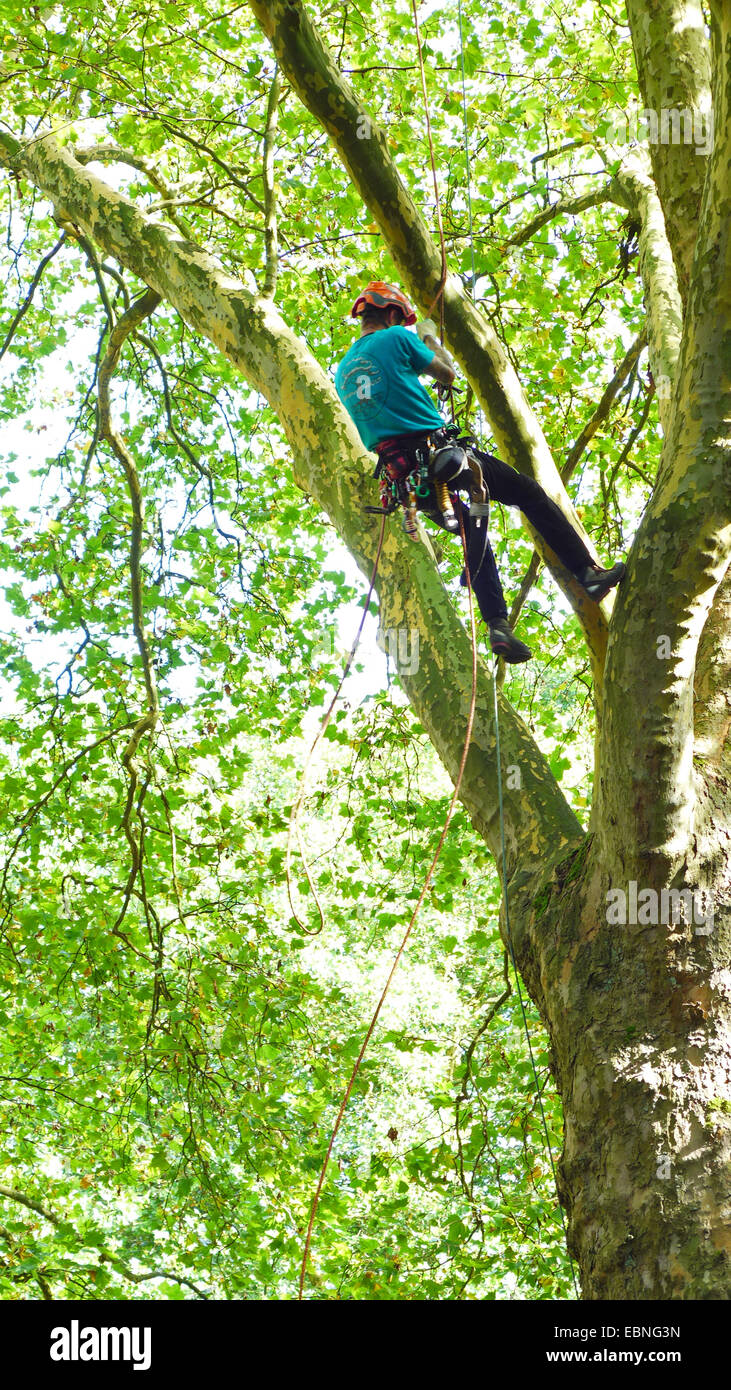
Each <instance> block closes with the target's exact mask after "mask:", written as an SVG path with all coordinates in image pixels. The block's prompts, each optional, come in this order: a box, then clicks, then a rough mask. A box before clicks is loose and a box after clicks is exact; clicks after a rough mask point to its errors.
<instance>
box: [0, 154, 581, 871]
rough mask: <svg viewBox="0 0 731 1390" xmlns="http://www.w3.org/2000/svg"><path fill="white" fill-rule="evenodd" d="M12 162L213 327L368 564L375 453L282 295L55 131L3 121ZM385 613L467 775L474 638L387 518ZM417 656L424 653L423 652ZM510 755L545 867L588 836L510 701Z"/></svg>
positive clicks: (204, 328)
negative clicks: (39, 132) (98, 171)
mask: <svg viewBox="0 0 731 1390" xmlns="http://www.w3.org/2000/svg"><path fill="white" fill-rule="evenodd" d="M0 163H5V164H6V165H7V166H8V167H10V168H13V169H14V170H16V171H17V172H18V173H22V174H23V175H24V176H26V177H28V178H30V179H31V180H32V182H33V183H34V184H35V185H36V187H37V188H39V189H40V190H42V192H44V193H45V194H46V196H47V197H49V198H50V199H51V200H52V201H53V203H54V205H55V208H56V213H57V216H58V217H59V218H61V219H62V220H63V221H64V222H65V223H66V224H67V225H68V226H69V227H70V228H71V227H72V226H76V227H78V228H80V229H81V230H82V231H83V233H84V234H85V235H86V236H88V237H89V238H91V239H92V240H93V241H94V242H95V243H96V244H97V245H98V246H100V247H101V248H102V249H103V250H104V251H105V252H106V254H107V255H111V256H114V257H116V258H117V259H118V260H119V262H120V263H121V264H122V265H124V266H126V267H127V269H129V270H131V271H133V272H134V273H135V274H136V275H138V276H139V277H140V278H141V279H142V280H144V281H145V283H146V284H148V285H149V286H150V287H151V288H152V289H154V290H156V291H157V293H158V294H160V295H163V296H164V297H165V298H166V299H167V300H168V301H169V302H170V303H171V304H172V305H173V306H174V307H175V309H176V310H177V311H178V313H179V314H180V315H181V317H182V318H183V319H184V320H185V321H186V323H188V324H190V326H191V327H192V328H194V329H195V331H196V332H198V333H200V334H202V335H203V336H204V337H206V338H208V339H210V341H211V342H213V343H215V344H216V346H217V347H218V348H219V350H220V351H221V352H222V353H223V354H224V355H225V356H226V357H227V358H228V359H229V360H230V361H231V362H233V363H234V365H235V366H236V367H237V368H238V369H239V370H240V371H241V372H242V374H243V375H244V376H245V377H246V379H247V380H248V381H249V382H250V384H251V385H252V386H253V387H255V389H256V390H258V391H260V392H261V393H262V395H263V396H265V398H266V399H267V400H268V401H269V403H270V405H271V406H272V409H273V410H275V411H276V413H277V415H278V417H279V419H280V421H281V423H282V425H283V428H284V430H285V432H286V434H287V438H288V440H289V443H290V446H291V448H292V453H293V457H294V461H295V476H296V479H297V482H298V483H299V485H300V486H301V487H302V488H303V490H304V491H306V492H307V493H308V494H310V495H311V496H313V497H314V498H315V499H316V500H317V502H318V503H319V504H320V506H321V507H322V508H323V510H324V511H325V512H327V514H328V516H329V517H330V519H331V521H332V522H333V524H334V526H335V527H336V529H337V530H338V532H339V534H340V535H341V536H342V538H343V540H344V541H345V543H346V545H347V546H348V548H349V550H350V551H351V553H352V554H353V556H354V557H355V559H356V560H357V562H358V564H359V565H360V567H361V569H362V570H363V573H364V574H369V573H370V570H371V568H372V563H373V556H374V552H375V545H376V539H377V534H378V522H377V521H376V520H375V519H374V518H373V517H370V516H367V515H366V514H365V513H364V512H363V510H362V503H363V496H364V492H365V491H366V490H368V491H370V490H371V489H372V482H371V472H372V460H371V459H370V457H369V456H368V455H364V453H363V450H362V446H361V445H360V442H359V440H358V437H357V434H356V431H355V428H354V426H353V425H352V423H351V421H350V419H349V417H348V416H347V414H346V413H345V411H344V410H343V407H342V406H341V404H340V401H339V399H338V397H337V395H336V393H335V390H334V387H333V385H332V382H331V381H330V379H329V378H328V377H327V376H326V375H325V373H324V372H323V370H322V368H321V367H320V366H319V364H318V363H317V361H316V360H315V358H314V357H312V355H311V354H310V352H309V351H308V349H307V347H306V345H305V344H304V343H303V341H302V340H301V339H300V338H298V337H297V336H296V335H295V334H294V333H292V331H291V330H290V329H289V328H288V327H287V325H286V324H285V322H284V320H283V319H282V318H281V316H280V314H279V313H278V311H277V309H276V308H275V306H274V305H273V303H272V302H271V300H270V299H268V298H267V297H265V296H258V295H257V294H255V293H254V292H252V290H250V289H247V288H246V287H245V286H244V285H242V284H241V283H240V282H239V281H237V280H234V279H232V278H231V277H230V276H228V275H226V274H225V272H224V271H222V270H221V269H220V267H219V266H218V265H217V264H216V262H215V261H214V260H213V258H212V257H211V256H209V255H208V254H207V253H206V252H204V251H202V250H201V249H200V248H199V247H197V246H195V245H194V244H193V243H192V242H189V241H185V240H183V239H182V238H181V237H178V236H176V234H175V233H173V232H170V231H168V230H166V229H165V228H163V227H161V226H160V225H159V224H157V223H155V222H153V221H152V219H151V218H149V217H147V216H146V215H145V214H144V213H142V212H141V211H140V210H139V209H138V208H137V207H136V206H135V204H134V203H133V202H132V201H131V200H130V199H129V198H127V197H125V196H124V195H123V194H120V193H116V192H115V191H114V190H113V189H112V188H110V187H109V186H108V185H107V184H105V183H103V182H102V181H101V180H100V179H99V178H97V177H96V176H95V175H94V174H93V173H92V172H91V171H90V170H89V169H87V168H85V167H83V166H82V165H80V164H79V163H78V162H77V161H76V160H75V159H74V157H73V154H72V153H71V151H70V150H69V149H66V148H64V147H63V146H62V145H60V144H59V142H58V141H57V140H56V139H55V138H54V137H53V136H50V135H49V136H46V137H45V138H43V139H37V138H36V139H34V140H31V141H28V142H25V143H24V142H21V141H18V140H15V139H14V138H13V137H11V136H9V135H7V134H6V133H4V132H0ZM377 589H378V596H379V600H380V621H381V625H382V627H383V628H384V629H385V630H386V631H387V630H388V629H399V628H401V629H405V630H406V631H407V632H411V631H413V630H417V631H418V632H419V661H418V669H416V670H415V671H411V670H410V669H409V667H410V666H411V664H412V663H408V664H407V665H406V666H405V667H404V669H403V670H402V672H401V679H402V682H403V684H404V687H405V689H406V690H407V693H408V695H409V698H410V700H411V702H412V704H413V706H414V709H415V711H416V713H417V715H418V717H419V719H420V720H421V722H422V724H423V725H424V728H425V729H426V730H427V733H428V734H429V736H430V737H431V739H432V741H433V743H434V745H435V747H436V748H437V751H438V752H439V754H440V756H441V757H442V759H443V761H444V764H445V767H446V768H447V771H448V772H449V773H450V775H451V776H452V777H453V778H454V777H455V776H456V772H457V768H458V766H459V760H460V754H461V748H462V744H463V741H464V731H465V728H466V712H467V701H468V698H469V694H470V689H471V677H470V672H471V656H470V645H469V640H468V637H467V634H466V632H465V629H464V627H463V625H462V624H461V623H459V622H458V620H457V617H456V614H455V611H454V607H453V605H452V603H451V601H450V599H449V596H448V594H447V593H446V590H445V588H444V585H443V584H442V581H441V579H440V577H439V574H438V571H437V569H436V566H435V564H434V559H433V553H432V552H431V547H430V546H429V545H428V542H426V543H423V544H416V545H415V544H414V543H413V542H412V541H409V540H407V539H406V538H405V537H404V535H403V533H402V531H401V529H400V525H399V521H398V518H392V519H391V520H390V521H389V523H388V531H387V536H386V540H385V543H384V547H383V553H382V557H381V563H380V566H379V577H378V584H377ZM414 664H416V663H414ZM491 708H492V694H491V688H490V686H489V680H488V676H487V672H486V670H485V668H484V666H482V664H481V665H480V673H479V689H478V698H477V715H476V719H475V725H474V731H473V738H472V746H471V750H470V754H469V757H468V760H467V766H466V769H465V775H464V779H463V783H462V796H461V799H462V802H463V804H464V806H465V807H466V809H467V810H468V812H469V814H470V817H471V819H472V820H473V822H474V823H475V825H476V826H477V827H478V828H479V829H480V831H481V833H483V834H484V836H485V838H486V840H487V843H488V844H489V845H490V847H491V849H492V850H493V852H494V853H497V851H498V847H499V834H498V825H497V790H496V782H495V746H494V733H493V727H492V717H491ZM501 736H502V742H503V759H504V762H505V764H506V766H512V767H515V768H518V769H519V770H520V782H521V785H520V787H518V788H515V789H511V788H510V787H508V786H506V789H505V796H506V801H505V810H506V834H507V841H508V855H509V862H510V865H511V868H512V866H513V865H514V864H515V863H516V862H517V859H518V857H520V858H521V860H522V862H523V863H524V864H532V865H533V868H534V871H535V872H536V873H539V874H540V873H542V871H543V868H544V864H545V846H546V845H550V846H551V852H552V853H554V854H555V853H560V852H561V850H562V847H563V849H565V848H566V847H567V846H568V845H569V844H571V843H575V842H577V841H578V840H580V839H581V837H582V831H581V828H580V826H579V824H578V822H577V821H576V818H575V817H574V815H573V813H572V811H571V810H570V808H569V806H568V804H567V802H566V800H565V798H564V796H563V794H562V792H561V790H560V788H559V787H558V785H557V783H556V780H555V778H554V777H553V775H552V773H551V771H550V769H549V767H548V764H547V763H546V760H545V759H544V757H543V755H542V754H541V752H540V750H539V749H538V747H537V745H536V744H535V742H534V740H533V739H532V738H531V736H530V734H529V733H528V730H527V729H526V727H525V725H524V723H523V721H522V720H521V719H520V717H519V716H518V715H517V714H516V713H515V711H514V710H513V709H512V707H511V706H510V705H508V704H507V702H506V701H502V720H501Z"/></svg>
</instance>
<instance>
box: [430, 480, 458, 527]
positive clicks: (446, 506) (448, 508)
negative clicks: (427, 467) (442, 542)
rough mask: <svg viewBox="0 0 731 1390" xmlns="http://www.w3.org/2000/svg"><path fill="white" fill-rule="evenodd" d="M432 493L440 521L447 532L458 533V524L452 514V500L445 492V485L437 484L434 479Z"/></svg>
mask: <svg viewBox="0 0 731 1390" xmlns="http://www.w3.org/2000/svg"><path fill="white" fill-rule="evenodd" d="M434 492H435V493H436V499H437V505H438V507H439V510H440V512H441V514H442V521H443V522H444V525H445V526H446V528H447V530H448V531H459V522H458V520H457V518H456V516H455V514H454V507H453V506H452V499H451V497H450V495H449V492H448V490H447V484H446V483H443V482H437V480H436V478H435V479H434Z"/></svg>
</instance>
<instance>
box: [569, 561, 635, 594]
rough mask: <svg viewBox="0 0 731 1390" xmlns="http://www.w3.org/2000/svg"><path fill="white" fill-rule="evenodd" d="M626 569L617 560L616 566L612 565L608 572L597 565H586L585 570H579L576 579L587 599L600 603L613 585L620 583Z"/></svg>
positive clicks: (621, 562)
mask: <svg viewBox="0 0 731 1390" xmlns="http://www.w3.org/2000/svg"><path fill="white" fill-rule="evenodd" d="M626 568H627V566H626V565H625V564H624V563H623V561H622V560H618V561H617V564H616V565H612V568H611V569H610V570H603V569H601V568H600V566H599V565H587V566H586V569H583V570H581V571H580V572H579V574H577V576H576V578H577V579H578V581H579V583H580V584H581V585H582V587H583V588H584V589H586V592H587V594H588V595H589V598H593V600H594V602H595V603H601V601H602V599H603V598H605V597H606V595H607V594H608V593H609V590H610V589H613V588H614V586H615V584H620V583H621V581H622V579H623V578H624V574H625V570H626Z"/></svg>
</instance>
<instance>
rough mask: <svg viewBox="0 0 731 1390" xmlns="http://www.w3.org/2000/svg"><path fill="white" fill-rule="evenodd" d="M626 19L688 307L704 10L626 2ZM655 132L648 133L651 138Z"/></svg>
mask: <svg viewBox="0 0 731 1390" xmlns="http://www.w3.org/2000/svg"><path fill="white" fill-rule="evenodd" d="M627 17H628V19H629V23H630V29H631V31H632V44H633V47H634V51H635V61H636V63H637V73H638V76H639V80H640V90H641V92H642V99H643V101H644V104H645V112H646V115H647V116H648V118H650V113H651V114H652V116H654V117H655V123H656V129H657V135H656V138H653V139H651V141H650V159H651V161H652V172H653V176H654V181H655V186H656V188H657V192H658V196H659V199H660V203H661V205H662V210H663V215H664V222H665V227H666V229H667V236H668V241H669V243H670V246H671V248H672V254H673V260H674V262H675V267H676V270H677V276H678V288H679V291H680V298H681V301H682V302H683V303H685V301H686V299H687V296H688V287H689V284H690V272H691V265H692V262H693V248H694V246H695V237H696V229H697V226H698V214H699V212H700V206H701V198H702V196H703V180H704V178H705V172H706V164H707V161H708V156H709V154H710V145H711V139H710V137H711V132H712V129H713V126H712V124H711V120H712V117H711V109H712V108H711V53H710V46H709V43H708V37H707V34H706V22H705V17H704V14H703V4H702V0H663V3H662V4H661V5H659V4H657V0H627ZM671 118H672V119H671ZM650 119H651V118H650ZM663 122H664V123H665V124H664V125H663ZM648 124H649V120H648ZM653 128H654V125H650V133H651V134H652V131H653ZM688 136H690V139H689V138H688Z"/></svg>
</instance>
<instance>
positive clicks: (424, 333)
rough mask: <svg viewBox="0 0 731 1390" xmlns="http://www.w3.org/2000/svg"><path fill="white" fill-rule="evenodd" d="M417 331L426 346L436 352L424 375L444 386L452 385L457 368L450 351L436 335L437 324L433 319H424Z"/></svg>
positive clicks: (417, 326) (418, 324)
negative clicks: (446, 350)
mask: <svg viewBox="0 0 731 1390" xmlns="http://www.w3.org/2000/svg"><path fill="white" fill-rule="evenodd" d="M416 332H417V333H418V335H419V337H420V338H421V341H422V343H423V344H424V347H428V348H431V350H432V352H433V353H434V359H433V361H432V362H430V363H429V366H428V367H424V369H423V370H424V375H425V376H431V377H433V378H434V380H435V381H438V382H440V383H441V385H442V386H451V385H452V382H453V381H454V378H455V370H454V366H453V363H452V359H451V357H450V356H449V353H448V352H445V350H444V348H443V347H442V345H441V343H440V342H439V339H438V338H437V336H436V333H437V326H436V324H435V323H433V322H432V320H431V319H424V321H423V322H422V323H417V325H416Z"/></svg>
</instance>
